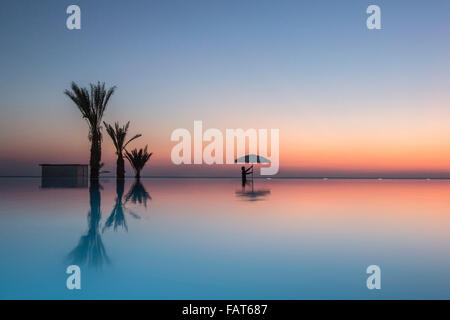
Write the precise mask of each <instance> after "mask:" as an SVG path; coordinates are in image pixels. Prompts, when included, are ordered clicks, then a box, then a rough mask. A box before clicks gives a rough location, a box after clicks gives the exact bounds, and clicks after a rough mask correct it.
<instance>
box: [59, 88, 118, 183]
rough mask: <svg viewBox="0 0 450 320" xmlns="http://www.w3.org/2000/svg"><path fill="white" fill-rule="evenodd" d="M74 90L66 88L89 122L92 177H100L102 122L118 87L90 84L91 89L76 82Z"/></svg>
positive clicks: (67, 93) (66, 93)
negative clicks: (106, 87) (107, 106)
mask: <svg viewBox="0 0 450 320" xmlns="http://www.w3.org/2000/svg"><path fill="white" fill-rule="evenodd" d="M71 88H72V91H69V90H65V91H64V94H65V95H66V96H68V97H69V98H70V99H71V100H72V101H73V102H74V103H75V104H76V106H77V107H78V109H79V110H80V111H81V115H82V116H83V118H84V119H86V121H87V123H88V124H89V140H90V141H91V158H90V161H89V165H90V166H91V179H98V177H99V173H100V167H101V163H100V162H101V159H102V132H101V129H102V127H101V123H102V118H103V113H104V112H105V109H106V105H107V104H108V101H109V99H110V98H111V96H112V94H113V93H114V91H115V89H116V87H115V86H114V87H111V88H109V89H108V90H106V89H105V83H100V82H98V83H97V84H92V83H91V84H90V90H88V89H87V88H80V87H78V85H77V84H76V83H75V82H72V85H71Z"/></svg>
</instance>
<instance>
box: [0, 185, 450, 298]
mask: <svg viewBox="0 0 450 320" xmlns="http://www.w3.org/2000/svg"><path fill="white" fill-rule="evenodd" d="M0 195H1V196H0V298H1V299H392V298H406V299H418V298H423V299H429V298H434V299H440V298H446V299H449V298H450V290H449V288H450V182H449V181H441V180H432V181H426V180H383V181H378V180H326V181H325V180H281V179H280V180H276V179H273V180H259V179H258V180H255V182H254V185H253V186H251V185H249V186H247V187H246V188H245V189H243V188H242V187H241V185H240V181H239V180H235V179H141V181H134V180H132V179H130V180H126V181H125V183H124V185H121V184H119V185H116V181H115V179H103V180H101V181H100V185H99V186H91V187H87V186H83V185H82V186H80V187H78V188H65V187H57V186H52V187H47V185H45V186H44V185H42V182H41V179H40V178H17V179H12V178H1V179H0ZM73 264H75V265H79V266H80V268H81V286H82V287H81V290H68V289H67V288H66V279H67V277H68V275H67V274H66V268H67V266H69V265H73ZM372 264H375V265H378V266H380V268H381V279H382V280H381V286H382V287H381V290H368V289H367V287H366V279H367V277H368V275H367V274H366V268H367V267H368V266H369V265H372Z"/></svg>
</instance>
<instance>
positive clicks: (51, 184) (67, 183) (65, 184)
mask: <svg viewBox="0 0 450 320" xmlns="http://www.w3.org/2000/svg"><path fill="white" fill-rule="evenodd" d="M87 187H88V179H87V177H67V178H49V177H44V176H42V177H41V188H44V189H47V188H87Z"/></svg>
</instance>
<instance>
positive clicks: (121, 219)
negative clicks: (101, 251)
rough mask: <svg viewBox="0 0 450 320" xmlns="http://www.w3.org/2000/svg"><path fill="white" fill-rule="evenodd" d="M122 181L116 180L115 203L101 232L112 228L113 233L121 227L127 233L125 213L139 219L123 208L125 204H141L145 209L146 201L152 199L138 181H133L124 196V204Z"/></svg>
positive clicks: (138, 217) (136, 215)
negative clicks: (129, 202)
mask: <svg viewBox="0 0 450 320" xmlns="http://www.w3.org/2000/svg"><path fill="white" fill-rule="evenodd" d="M124 184H125V182H124V180H117V185H116V194H117V195H116V203H115V205H114V208H113V210H112V212H111V214H110V216H109V217H108V219H107V220H106V222H105V226H104V227H103V230H102V231H103V232H104V231H105V230H106V229H109V228H111V227H112V226H114V231H117V229H118V228H119V227H122V228H123V229H125V230H126V231H128V226H127V220H126V217H125V213H128V214H130V215H131V216H132V217H133V218H135V219H140V218H141V217H140V216H139V215H138V214H136V213H134V212H133V211H131V210H130V209H128V208H126V207H125V204H126V203H127V202H128V201H130V200H131V202H132V203H133V204H141V205H142V204H143V205H144V207H145V208H147V200H151V199H152V198H151V197H150V195H149V194H148V192H147V190H145V187H144V186H143V185H142V183H141V182H140V180H139V179H137V180H135V182H134V183H133V185H132V187H131V188H130V190H129V191H128V193H127V195H126V196H125V202H124V201H123V194H124Z"/></svg>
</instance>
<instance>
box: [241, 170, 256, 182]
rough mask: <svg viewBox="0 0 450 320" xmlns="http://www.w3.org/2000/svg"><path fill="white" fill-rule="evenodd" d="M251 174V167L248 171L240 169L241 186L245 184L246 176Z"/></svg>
mask: <svg viewBox="0 0 450 320" xmlns="http://www.w3.org/2000/svg"><path fill="white" fill-rule="evenodd" d="M250 170H251V171H250ZM252 173H253V165H252V166H251V167H250V168H248V169H245V166H242V167H241V176H242V186H245V185H246V183H247V175H248V174H252Z"/></svg>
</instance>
